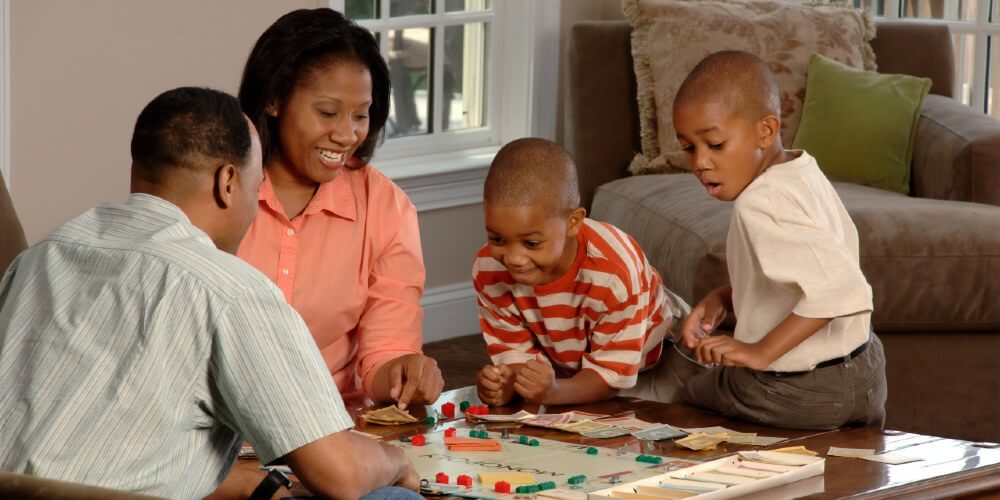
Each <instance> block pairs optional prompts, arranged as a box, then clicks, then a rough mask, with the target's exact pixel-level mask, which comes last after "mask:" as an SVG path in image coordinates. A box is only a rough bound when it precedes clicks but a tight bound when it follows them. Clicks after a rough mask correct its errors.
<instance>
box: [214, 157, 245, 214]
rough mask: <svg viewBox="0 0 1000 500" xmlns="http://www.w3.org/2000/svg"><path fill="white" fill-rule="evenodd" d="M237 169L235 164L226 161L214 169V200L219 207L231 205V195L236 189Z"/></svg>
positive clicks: (237, 181) (233, 194) (232, 195)
mask: <svg viewBox="0 0 1000 500" xmlns="http://www.w3.org/2000/svg"><path fill="white" fill-rule="evenodd" d="M237 183H239V171H238V170H237V169H236V165H233V164H232V163H227V164H225V165H222V166H221V167H219V168H218V169H216V170H215V189H214V191H215V202H216V203H218V204H219V208H229V207H231V206H233V197H234V196H235V194H236V190H237V189H238V187H237Z"/></svg>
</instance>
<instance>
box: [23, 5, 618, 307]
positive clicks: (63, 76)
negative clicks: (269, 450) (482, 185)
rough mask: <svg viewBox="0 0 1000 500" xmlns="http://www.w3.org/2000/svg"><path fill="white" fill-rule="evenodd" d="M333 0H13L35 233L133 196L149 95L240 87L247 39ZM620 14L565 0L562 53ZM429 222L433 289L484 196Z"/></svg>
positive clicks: (470, 246) (475, 232)
mask: <svg viewBox="0 0 1000 500" xmlns="http://www.w3.org/2000/svg"><path fill="white" fill-rule="evenodd" d="M545 1H549V0H545ZM326 3H327V2H326V1H325V0H294V1H292V0H280V1H277V0H273V1H272V0H255V1H247V0H212V1H204V0H170V1H152V0H87V1H86V2H83V1H76V0H17V1H14V2H11V19H12V22H11V28H12V32H11V75H12V81H11V96H12V97H11V102H12V110H11V124H12V126H11V129H12V133H11V153H12V161H11V182H12V186H13V190H12V191H13V193H12V194H13V197H14V202H15V204H16V206H17V210H18V213H19V215H20V216H21V219H22V221H23V223H24V227H25V231H26V233H27V237H28V240H29V242H34V241H37V240H38V239H40V238H41V237H42V236H44V235H45V234H46V233H47V232H48V231H50V230H52V229H53V228H55V227H56V226H58V225H59V224H61V223H63V222H65V221H66V220H68V219H70V218H72V217H73V216H75V215H77V214H79V213H80V212H82V211H83V210H85V209H87V208H89V207H91V206H93V205H94V204H97V203H100V202H103V201H109V200H124V199H125V198H126V196H127V195H128V176H129V139H130V137H131V133H132V127H133V125H134V123H135V117H136V115H138V113H139V110H140V109H141V108H142V106H143V105H145V104H146V103H147V102H148V101H149V100H150V99H152V98H153V97H154V96H155V95H157V94H158V93H160V92H162V91H164V90H168V89H171V88H174V87H177V86H181V85H199V86H209V87H214V88H218V89H221V90H225V91H228V92H231V93H235V92H236V89H237V87H238V85H239V77H240V71H241V69H242V66H243V63H244V61H245V59H246V56H247V54H248V53H249V51H250V47H251V45H252V43H253V41H254V40H255V39H256V38H257V36H259V35H260V33H261V32H262V31H263V30H264V29H265V28H266V27H267V26H268V25H269V24H270V23H272V22H273V21H274V20H275V19H277V18H278V16H280V15H281V14H283V13H285V12H287V11H290V10H293V9H296V8H302V7H316V6H321V5H326ZM620 17H621V12H620V4H619V1H618V0H563V2H562V14H561V24H562V30H561V35H562V36H561V39H562V40H563V42H562V43H561V51H560V53H561V54H562V53H565V34H566V33H567V28H568V27H569V26H570V25H571V24H572V23H573V22H575V21H578V20H582V19H609V18H620ZM560 68H562V64H561V63H560ZM560 73H561V72H560ZM560 78H561V76H560ZM565 85H566V84H565V83H564V82H562V81H560V97H561V95H562V89H563V88H564V87H565ZM561 101H562V99H561V98H560V105H559V122H558V127H559V132H558V135H557V137H562V132H561V131H562V103H561ZM420 232H421V238H422V240H423V248H424V255H425V256H424V260H425V263H426V265H427V288H428V289H432V288H435V287H441V286H447V285H454V284H458V283H467V282H468V281H469V271H470V266H471V261H472V256H473V255H474V254H475V252H476V250H478V249H479V247H480V246H481V245H482V244H483V242H484V236H483V234H484V233H483V223H482V208H481V206H480V205H478V204H477V205H469V206H462V207H453V208H446V209H439V210H431V211H425V212H422V213H421V214H420Z"/></svg>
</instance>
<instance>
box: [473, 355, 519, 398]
mask: <svg viewBox="0 0 1000 500" xmlns="http://www.w3.org/2000/svg"><path fill="white" fill-rule="evenodd" d="M476 387H477V388H478V392H479V400H480V401H482V402H483V403H486V404H488V405H490V406H502V405H505V404H507V403H509V402H510V400H511V399H512V398H513V397H514V370H512V369H511V368H510V367H509V366H507V365H505V364H503V363H500V364H499V365H496V366H493V365H486V366H484V367H483V369H482V370H479V375H477V376H476Z"/></svg>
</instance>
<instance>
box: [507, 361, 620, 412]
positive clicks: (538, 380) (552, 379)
mask: <svg viewBox="0 0 1000 500" xmlns="http://www.w3.org/2000/svg"><path fill="white" fill-rule="evenodd" d="M512 369H513V370H514V373H515V380H516V382H515V385H514V388H515V389H516V390H517V392H518V393H519V394H521V395H522V396H523V397H524V398H525V399H526V400H528V401H530V402H532V403H536V404H547V405H572V404H584V403H592V402H594V401H603V400H605V399H609V398H613V397H615V396H617V395H618V389H615V388H613V387H611V386H609V385H608V383H607V382H605V381H604V377H602V376H601V375H599V374H598V373H597V372H596V371H594V370H591V369H587V368H584V369H583V370H580V371H579V372H577V373H576V374H575V375H573V376H572V377H569V378H556V376H555V373H554V372H553V370H552V365H551V364H550V363H549V360H548V358H546V357H545V356H544V355H541V356H539V359H536V360H534V361H529V362H528V363H525V364H523V365H517V366H516V367H512ZM546 380H547V381H548V383H547V384H546V383H545V381H546Z"/></svg>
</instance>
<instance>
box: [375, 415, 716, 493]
mask: <svg viewBox="0 0 1000 500" xmlns="http://www.w3.org/2000/svg"><path fill="white" fill-rule="evenodd" d="M424 436H425V438H426V444H424V445H423V446H414V445H412V444H411V443H408V442H398V441H396V442H393V444H395V445H397V446H399V447H401V448H402V449H403V451H405V452H406V456H407V457H409V459H410V460H411V461H412V462H413V465H414V467H415V468H416V469H417V472H419V473H420V477H421V478H424V479H428V480H429V481H431V482H434V481H435V477H436V475H437V474H438V473H439V472H443V473H445V474H447V475H448V476H449V484H452V485H454V484H456V483H455V481H456V478H457V477H458V476H459V475H461V474H464V475H468V476H471V477H472V487H471V488H463V489H460V490H458V491H454V492H451V493H450V494H452V495H457V496H463V497H469V498H496V499H513V498H518V497H519V498H533V497H534V496H535V495H534V494H527V495H526V494H520V495H518V494H516V493H515V492H514V491H515V489H514V488H513V487H512V488H511V494H503V493H497V492H495V491H494V490H493V488H492V487H490V486H484V485H483V484H482V483H480V481H479V476H478V474H479V473H480V472H526V473H530V474H533V475H534V476H535V482H536V484H537V483H543V482H549V481H551V482H553V483H555V487H556V488H559V489H563V490H572V491H576V492H580V493H589V492H591V491H597V490H600V489H604V488H607V487H609V486H611V485H613V484H616V483H615V482H613V480H612V478H615V477H616V478H617V480H618V481H621V482H629V481H636V480H639V479H644V478H647V477H651V476H654V475H657V474H662V473H664V472H669V471H674V470H678V469H682V468H685V467H690V466H693V465H697V464H698V463H699V462H696V461H692V460H681V459H674V458H669V457H661V458H662V459H663V461H662V463H660V464H658V465H654V464H650V463H644V462H640V461H637V460H636V458H637V457H639V454H637V453H632V452H628V451H619V450H615V449H610V448H602V447H595V446H591V445H581V444H572V443H563V442H559V441H552V440H548V439H540V438H531V439H537V441H538V446H530V445H525V444H520V443H518V438H519V437H520V435H518V434H515V433H511V434H510V436H509V438H508V439H501V438H500V433H499V432H490V433H489V437H491V438H494V439H497V440H499V441H500V443H501V447H502V450H501V451H492V452H451V451H448V449H447V448H446V447H445V446H444V435H443V431H436V432H430V433H427V434H424ZM588 448H596V451H597V453H596V454H588V453H587V450H588ZM591 453H593V452H591ZM581 475H582V476H586V480H584V481H583V482H581V483H579V484H569V479H570V478H574V477H578V476H581ZM543 493H544V492H543Z"/></svg>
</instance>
